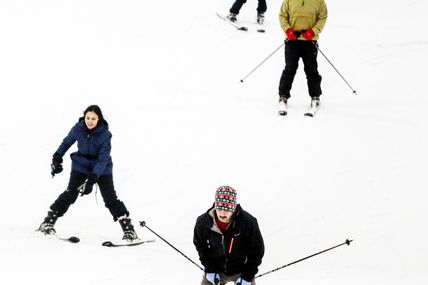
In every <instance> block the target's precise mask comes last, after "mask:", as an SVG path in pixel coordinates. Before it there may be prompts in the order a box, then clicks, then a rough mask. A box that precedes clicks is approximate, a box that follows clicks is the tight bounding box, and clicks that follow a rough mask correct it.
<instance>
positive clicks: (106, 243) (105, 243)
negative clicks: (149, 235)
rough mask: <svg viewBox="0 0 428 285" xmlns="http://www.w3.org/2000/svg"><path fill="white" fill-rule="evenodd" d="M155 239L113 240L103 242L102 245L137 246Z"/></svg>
mask: <svg viewBox="0 0 428 285" xmlns="http://www.w3.org/2000/svg"><path fill="white" fill-rule="evenodd" d="M154 241H155V240H154V239H151V240H138V241H134V242H126V241H123V242H118V243H115V242H112V241H105V242H103V243H102V244H101V245H102V246H106V247H122V246H137V245H142V244H143V243H148V242H154Z"/></svg>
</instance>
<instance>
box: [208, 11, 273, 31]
mask: <svg viewBox="0 0 428 285" xmlns="http://www.w3.org/2000/svg"><path fill="white" fill-rule="evenodd" d="M216 14H217V17H219V18H220V19H222V20H223V21H225V22H227V23H229V24H230V25H231V26H232V27H234V28H235V29H237V30H238V31H244V32H246V31H248V27H246V26H243V25H240V24H239V23H238V22H232V21H230V20H229V19H228V18H227V17H225V16H223V15H221V14H219V13H216ZM257 32H259V33H264V32H266V30H265V28H264V27H263V25H261V24H259V23H257Z"/></svg>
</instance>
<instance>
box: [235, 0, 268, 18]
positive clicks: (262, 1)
mask: <svg viewBox="0 0 428 285" xmlns="http://www.w3.org/2000/svg"><path fill="white" fill-rule="evenodd" d="M246 2H247V0H235V3H233V5H232V7H231V8H230V10H229V12H230V13H233V14H236V15H238V14H239V11H240V10H241V8H242V5H244V4H245V3H246ZM266 10H267V6H266V0H259V5H258V6H257V13H264V12H266Z"/></svg>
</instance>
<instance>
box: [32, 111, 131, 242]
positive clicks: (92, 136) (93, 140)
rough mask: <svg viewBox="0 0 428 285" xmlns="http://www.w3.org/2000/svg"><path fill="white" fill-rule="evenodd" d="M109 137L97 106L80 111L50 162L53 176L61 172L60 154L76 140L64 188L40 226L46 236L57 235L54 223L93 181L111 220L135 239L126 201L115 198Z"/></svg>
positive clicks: (125, 238)
mask: <svg viewBox="0 0 428 285" xmlns="http://www.w3.org/2000/svg"><path fill="white" fill-rule="evenodd" d="M111 137H112V134H111V132H110V131H109V126H108V123H107V121H106V120H104V117H103V114H102V112H101V109H100V107H98V106H97V105H91V106H89V107H87V108H86V110H85V111H84V112H83V117H81V118H79V120H78V122H77V123H76V124H75V125H74V126H73V127H72V128H71V130H70V132H69V133H68V135H67V136H66V137H65V138H64V140H63V141H62V143H61V145H60V146H59V147H58V149H57V151H56V152H55V153H54V155H53V158H52V164H51V174H52V177H54V176H55V174H58V173H60V172H62V170H63V168H62V162H63V159H62V157H63V156H64V155H65V153H66V152H67V150H68V149H69V148H70V147H71V146H72V145H73V144H74V143H75V142H77V151H76V152H73V153H72V154H71V155H70V157H71V161H72V164H71V174H70V180H69V183H68V187H67V190H65V191H64V192H63V193H62V194H61V195H59V197H58V198H57V199H56V200H55V202H54V203H53V204H52V205H51V206H50V210H49V211H48V215H47V216H46V218H45V219H44V221H43V222H42V224H41V225H40V227H39V231H41V232H42V233H44V234H46V235H54V234H56V231H55V228H54V225H55V222H56V221H57V219H58V218H59V217H61V216H63V215H64V214H65V213H66V212H67V210H68V208H69V207H70V205H71V204H73V203H74V202H75V201H76V199H77V197H78V195H79V193H80V195H81V196H83V195H87V194H90V193H91V192H92V189H93V186H94V184H98V186H99V189H100V192H101V195H102V197H103V199H104V204H105V206H106V208H108V209H109V211H110V213H111V215H112V216H113V220H114V221H117V220H118V221H119V223H120V225H121V227H122V230H123V233H124V235H123V239H124V240H128V241H133V240H136V239H138V237H137V234H136V232H135V230H134V227H133V225H132V223H131V219H130V218H129V212H128V210H127V209H126V206H125V204H124V203H123V202H122V201H120V200H119V199H118V198H117V195H116V191H115V190H114V185H113V162H112V159H111V156H110V152H111Z"/></svg>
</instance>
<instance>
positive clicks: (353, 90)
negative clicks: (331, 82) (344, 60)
mask: <svg viewBox="0 0 428 285" xmlns="http://www.w3.org/2000/svg"><path fill="white" fill-rule="evenodd" d="M313 43H314V42H313ZM314 45H315V47H316V48H317V49H318V51H319V52H320V53H321V54H322V55H323V56H324V58H325V59H326V60H327V61H328V63H330V65H331V66H332V67H333V68H334V70H336V72H337V74H339V75H340V77H342V79H343V81H345V83H346V84H347V85H348V86H349V88H351V90H352V94H355V95H357V90H355V89H354V88H352V86H351V85H350V84H349V83H348V81H346V79H345V77H343V75H342V74H340V72H339V70H337V68H336V67H335V66H334V65H333V63H331V61H330V60H329V59H328V58H327V56H326V55H325V54H324V53H323V52H322V50H320V48H319V46H318V44H316V43H314Z"/></svg>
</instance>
